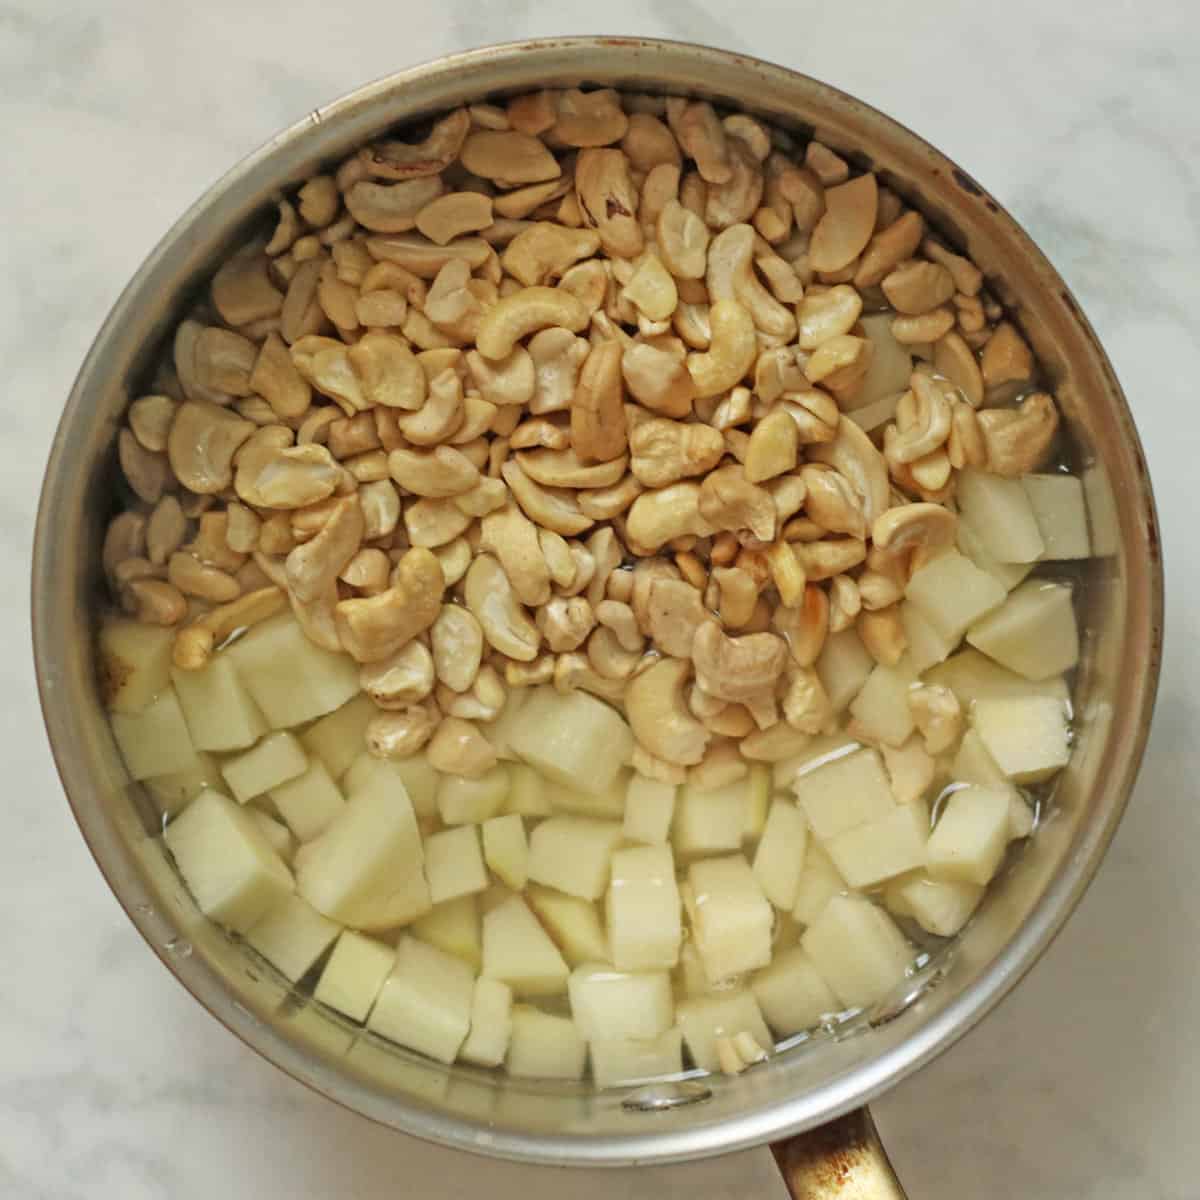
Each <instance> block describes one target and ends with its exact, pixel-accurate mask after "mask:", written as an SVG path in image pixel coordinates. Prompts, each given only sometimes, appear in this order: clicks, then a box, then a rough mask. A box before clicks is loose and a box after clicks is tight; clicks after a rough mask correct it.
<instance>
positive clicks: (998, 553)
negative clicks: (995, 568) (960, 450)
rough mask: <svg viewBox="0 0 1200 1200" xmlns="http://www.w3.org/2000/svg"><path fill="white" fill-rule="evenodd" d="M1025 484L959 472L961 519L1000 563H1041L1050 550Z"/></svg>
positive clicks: (987, 475) (968, 470) (971, 470)
mask: <svg viewBox="0 0 1200 1200" xmlns="http://www.w3.org/2000/svg"><path fill="white" fill-rule="evenodd" d="M1022 483H1023V480H1020V479H1006V478H1005V477H1004V476H1002V475H992V474H989V473H988V472H987V471H978V470H974V469H972V468H968V469H966V470H963V471H959V473H958V490H957V493H956V497H957V500H958V511H959V519H960V520H962V521H965V522H966V523H967V524H968V525H969V526H970V527H971V530H972V532H973V533H974V534H975V535H976V536H977V537H978V538H979V540H980V541H981V542H982V543H983V548H984V549H985V550H986V551H987V552H988V554H990V555H991V556H992V557H993V558H994V559H995V560H996V561H997V562H1002V563H1006V562H1010V563H1031V562H1037V560H1038V559H1039V558H1041V557H1042V554H1043V552H1044V551H1045V548H1046V545H1045V542H1043V541H1042V535H1041V532H1040V531H1039V529H1038V523H1037V519H1036V518H1035V517H1034V515H1033V505H1032V504H1030V502H1029V496H1028V495H1027V494H1026V492H1025V488H1024V487H1023V486H1022Z"/></svg>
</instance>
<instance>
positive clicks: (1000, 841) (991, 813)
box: [926, 784, 1011, 885]
mask: <svg viewBox="0 0 1200 1200" xmlns="http://www.w3.org/2000/svg"><path fill="white" fill-rule="evenodd" d="M1010 798H1011V793H1010V792H1009V790H1008V789H1007V788H1005V789H998V788H997V789H993V788H982V787H976V786H975V785H973V784H972V785H970V786H968V787H964V788H959V789H958V791H956V792H954V793H952V794H951V795H950V797H949V798H948V799H947V801H946V805H945V807H944V808H943V810H942V815H941V816H940V817H939V818H938V823H937V824H936V825H935V826H934V828H933V833H931V834H930V835H929V843H928V845H927V847H926V865H927V868H928V870H929V873H930V875H932V876H933V877H934V878H935V879H957V880H961V881H962V882H964V883H975V884H980V885H983V884H985V883H987V882H988V880H989V879H991V877H992V876H993V875H995V873H996V868H997V867H999V865H1000V862H1001V860H1002V859H1003V858H1004V850H1005V847H1006V846H1007V845H1008V820H1009V802H1010Z"/></svg>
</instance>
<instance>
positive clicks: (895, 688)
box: [850, 663, 917, 746]
mask: <svg viewBox="0 0 1200 1200" xmlns="http://www.w3.org/2000/svg"><path fill="white" fill-rule="evenodd" d="M916 682H917V678H916V676H915V675H914V674H913V673H912V672H911V671H909V670H907V669H906V668H905V667H904V665H903V664H897V665H896V666H894V667H888V666H884V664H883V663H879V664H878V665H877V666H876V667H875V669H874V670H873V671H872V672H871V675H870V678H869V679H868V680H867V682H866V683H865V684H863V686H862V690H861V691H860V692H859V693H858V695H857V696H855V697H854V701H853V703H852V704H851V705H850V714H851V716H853V718H854V720H855V721H856V722H857V723H858V727H859V728H860V729H861V730H862V734H863V736H864V737H865V738H868V739H874V740H875V741H879V742H886V743H887V744H888V745H889V746H902V745H904V743H905V742H906V741H908V738H909V735H910V734H911V733H912V731H913V729H914V728H915V726H914V724H913V718H912V713H911V712H910V711H909V707H908V693H909V690H910V689H911V688H912V686H913V685H914V684H915V683H916Z"/></svg>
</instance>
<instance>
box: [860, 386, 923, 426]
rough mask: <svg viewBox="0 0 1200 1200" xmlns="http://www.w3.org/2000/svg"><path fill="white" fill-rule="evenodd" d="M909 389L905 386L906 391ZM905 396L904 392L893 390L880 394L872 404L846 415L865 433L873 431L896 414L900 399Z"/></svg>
mask: <svg viewBox="0 0 1200 1200" xmlns="http://www.w3.org/2000/svg"><path fill="white" fill-rule="evenodd" d="M907 390H908V389H907V388H905V391H907ZM903 398H904V392H892V393H891V394H890V395H886V396H880V397H879V399H878V400H875V401H873V402H872V403H871V404H868V405H866V406H865V407H863V408H856V409H855V410H854V411H853V412H848V413H846V414H845V415H846V416H847V417H849V418H850V420H852V421H853V422H854V423H855V425H857V426H858V427H859V428H860V429H861V430H862V431H863V432H864V433H871V432H872V431H873V430H876V429H878V428H879V427H880V425H886V424H887V423H888V422H889V421H890V420H891V419H892V418H893V417H894V416H895V415H896V410H897V409H898V408H899V407H900V401H901V400H902V399H903Z"/></svg>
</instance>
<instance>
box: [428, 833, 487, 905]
mask: <svg viewBox="0 0 1200 1200" xmlns="http://www.w3.org/2000/svg"><path fill="white" fill-rule="evenodd" d="M425 878H426V880H428V882H429V898H430V899H431V900H432V901H433V902H434V904H441V903H442V902H443V901H444V900H454V899H457V898H458V897H459V896H467V895H472V894H473V893H475V892H482V891H483V890H484V888H486V887H487V885H488V873H487V868H486V867H485V866H484V865H483V851H482V850H481V849H480V847H479V830H478V829H477V828H476V827H475V826H474V825H459V826H457V827H456V828H454V829H445V830H443V831H442V832H441V833H434V834H431V835H430V836H429V837H427V838H426V839H425Z"/></svg>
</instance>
